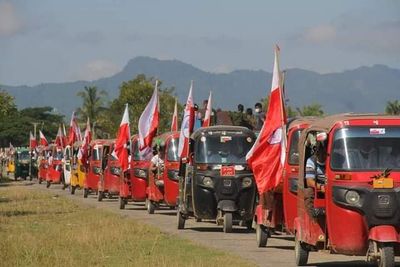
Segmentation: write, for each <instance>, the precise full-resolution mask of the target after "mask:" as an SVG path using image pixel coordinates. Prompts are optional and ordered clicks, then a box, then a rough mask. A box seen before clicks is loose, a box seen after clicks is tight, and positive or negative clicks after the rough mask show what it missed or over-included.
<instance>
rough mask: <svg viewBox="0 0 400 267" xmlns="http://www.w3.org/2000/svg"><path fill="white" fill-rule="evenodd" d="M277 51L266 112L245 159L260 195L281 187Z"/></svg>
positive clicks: (282, 148) (281, 131)
mask: <svg viewBox="0 0 400 267" xmlns="http://www.w3.org/2000/svg"><path fill="white" fill-rule="evenodd" d="M278 53H279V48H278V47H276V49H275V62H274V70H273V74H272V75H273V76H272V87H271V94H270V97H269V104H268V112H267V114H266V119H265V121H264V124H263V127H262V128H261V131H260V134H259V136H258V138H257V140H256V142H255V144H254V145H253V147H252V148H251V150H250V151H249V153H248V154H247V156H246V159H247V162H248V164H249V166H250V167H251V169H252V170H253V173H254V177H255V179H256V183H257V188H258V191H259V193H260V194H261V193H264V192H267V191H271V190H274V189H275V188H276V187H277V186H278V185H279V183H280V181H281V177H282V171H283V163H284V161H285V150H286V132H285V129H286V128H285V124H286V117H285V111H284V106H283V95H282V88H281V81H280V72H279V61H278Z"/></svg>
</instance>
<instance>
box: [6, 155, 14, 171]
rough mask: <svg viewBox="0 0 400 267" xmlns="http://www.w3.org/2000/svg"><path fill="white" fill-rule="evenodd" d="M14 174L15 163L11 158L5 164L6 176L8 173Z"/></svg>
mask: <svg viewBox="0 0 400 267" xmlns="http://www.w3.org/2000/svg"><path fill="white" fill-rule="evenodd" d="M14 172H15V163H14V159H13V158H11V159H9V160H8V163H7V175H10V173H14Z"/></svg>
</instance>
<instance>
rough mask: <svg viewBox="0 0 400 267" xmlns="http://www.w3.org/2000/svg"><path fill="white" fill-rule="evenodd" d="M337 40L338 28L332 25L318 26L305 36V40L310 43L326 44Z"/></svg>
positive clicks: (308, 31) (309, 30)
mask: <svg viewBox="0 0 400 267" xmlns="http://www.w3.org/2000/svg"><path fill="white" fill-rule="evenodd" d="M335 38H336V28H335V27H334V26H332V25H318V26H315V27H312V28H309V29H308V30H307V31H306V32H305V33H304V34H303V39H304V40H305V41H306V42H310V43H317V44H318V43H326V42H331V41H333V40H334V39H335Z"/></svg>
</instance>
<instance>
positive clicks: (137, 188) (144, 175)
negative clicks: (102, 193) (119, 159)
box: [119, 135, 150, 209]
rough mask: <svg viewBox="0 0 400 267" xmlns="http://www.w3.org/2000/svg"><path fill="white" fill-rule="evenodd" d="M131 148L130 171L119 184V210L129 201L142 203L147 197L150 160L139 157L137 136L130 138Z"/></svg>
mask: <svg viewBox="0 0 400 267" xmlns="http://www.w3.org/2000/svg"><path fill="white" fill-rule="evenodd" d="M131 147H132V151H131V156H130V169H128V170H127V171H126V172H125V173H124V177H123V181H121V183H120V190H119V208H120V209H125V205H126V204H127V203H128V202H129V201H132V202H143V201H145V200H146V196H147V195H146V188H147V179H148V170H149V166H150V159H149V157H143V156H141V155H140V153H139V136H138V135H134V136H132V138H131ZM149 156H150V155H149Z"/></svg>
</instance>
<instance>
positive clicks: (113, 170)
mask: <svg viewBox="0 0 400 267" xmlns="http://www.w3.org/2000/svg"><path fill="white" fill-rule="evenodd" d="M110 171H111V173H112V174H114V175H121V168H119V167H112V168H111V169H110Z"/></svg>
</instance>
